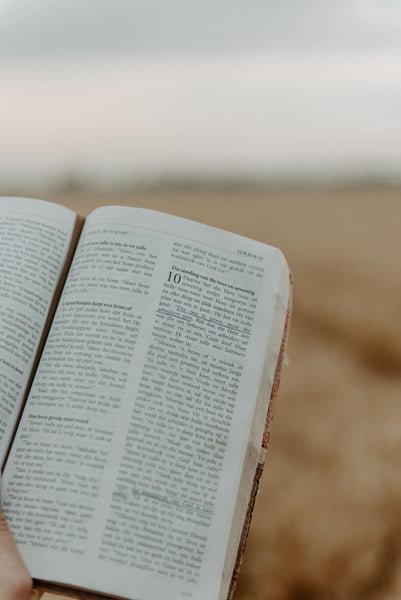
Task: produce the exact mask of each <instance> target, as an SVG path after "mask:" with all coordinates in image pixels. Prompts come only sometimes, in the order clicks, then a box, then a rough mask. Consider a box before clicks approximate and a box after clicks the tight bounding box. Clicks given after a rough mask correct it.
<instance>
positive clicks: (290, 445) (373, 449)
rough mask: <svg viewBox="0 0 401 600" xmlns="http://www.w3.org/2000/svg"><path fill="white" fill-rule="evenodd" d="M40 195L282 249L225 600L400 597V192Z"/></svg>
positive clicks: (86, 208) (85, 209) (80, 206)
mask: <svg viewBox="0 0 401 600" xmlns="http://www.w3.org/2000/svg"><path fill="white" fill-rule="evenodd" d="M42 197H44V198H45V199H48V200H56V201H60V202H61V203H63V204H66V205H68V206H71V207H72V208H74V209H75V210H77V211H79V212H81V213H84V214H86V213H88V212H89V211H90V210H92V209H93V208H95V207H96V206H98V205H100V204H111V203H114V204H129V205H134V206H144V207H148V208H154V209H157V210H163V211H166V212H171V213H174V214H177V215H180V216H184V217H189V218H193V219H195V220H200V221H203V222H206V223H209V224H211V225H215V226H217V227H221V228H223V229H228V230H231V231H234V232H237V233H240V234H243V235H245V236H248V237H253V238H255V239H258V240H261V241H263V242H266V243H270V244H273V245H277V246H279V247H280V248H281V249H282V250H283V251H284V253H285V255H286V257H287V260H288V262H289V264H290V267H291V268H292V271H293V273H294V278H295V285H294V314H293V323H292V330H291V333H290V341H289V348H288V354H289V358H290V364H289V367H288V368H286V369H285V370H284V372H283V378H282V385H281V389H280V393H279V399H278V403H277V407H276V414H275V418H274V423H273V429H272V437H271V447H270V450H269V454H268V461H267V464H266V468H265V472H264V475H263V477H262V484H261V491H260V494H259V496H258V500H257V504H256V509H255V513H254V519H253V522H252V526H251V532H250V536H249V540H248V544H247V549H246V553H245V558H244V564H243V567H242V570H241V575H240V578H239V582H238V590H237V593H236V599H237V600H317V599H322V600H337V599H338V600H340V599H341V600H348V599H349V600H351V599H352V600H358V599H369V600H370V599H372V600H384V599H386V600H390V599H395V598H399V597H401V277H400V271H401V269H400V258H401V191H397V190H391V189H383V190H381V189H366V190H352V191H341V190H331V191H319V190H313V191H268V192H267V191H255V190H254V191H248V192H244V191H240V190H238V191H235V192H228V191H227V192H224V191H220V192H213V191H201V190H199V191H188V190H180V191H178V192H173V191H166V192H161V191H154V192H152V193H151V192H147V193H145V192H144V193H136V194H130V195H129V194H125V195H124V194H120V195H114V196H113V197H112V198H106V197H103V196H96V195H95V194H93V195H91V194H86V195H83V194H81V195H80V194H71V195H67V194H65V195H59V196H57V197H54V195H53V196H52V195H51V194H48V195H44V196H43V194H42ZM44 598H45V599H46V600H50V599H51V598H52V599H53V600H54V598H55V596H51V595H45V596H44ZM205 600H207V599H205Z"/></svg>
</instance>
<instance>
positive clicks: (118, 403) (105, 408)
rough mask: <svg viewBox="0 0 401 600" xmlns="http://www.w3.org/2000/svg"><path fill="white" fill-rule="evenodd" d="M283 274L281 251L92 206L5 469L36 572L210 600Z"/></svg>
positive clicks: (21, 538)
mask: <svg viewBox="0 0 401 600" xmlns="http://www.w3.org/2000/svg"><path fill="white" fill-rule="evenodd" d="M283 273H286V274H287V277H286V280H287V282H288V270H287V266H286V263H285V261H284V259H283V257H282V255H281V253H280V252H279V251H278V250H276V249H274V248H270V247H267V246H265V245H263V244H260V243H258V242H253V241H250V240H247V239H245V238H241V237H239V236H235V235H233V234H228V233H226V232H222V231H219V230H215V229H213V228H210V227H206V226H204V225H200V224H197V223H192V222H190V221H187V220H183V219H178V218H175V217H171V216H169V215H163V214H161V213H152V212H151V211H145V210H137V209H128V208H122V207H114V208H111V207H110V208H102V209H98V210H96V211H94V213H92V215H90V216H89V217H88V219H87V220H86V223H85V226H84V230H83V232H82V235H81V239H80V242H79V245H78V248H77V251H76V254H75V257H74V261H73V264H72V267H71V270H70V273H69V277H68V281H67V283H66V286H65V288H64V291H63V295H62V297H61V299H60V302H59V307H58V310H57V313H56V315H55V319H54V322H53V325H52V329H51V332H50V334H49V337H48V340H47V344H46V347H45V350H44V353H43V356H42V360H41V364H40V366H39V369H38V371H37V374H36V377H35V381H34V383H33V386H32V390H31V394H30V396H29V399H28V402H27V406H26V409H25V411H24V415H23V418H22V420H21V424H20V427H19V430H18V432H17V437H16V440H15V443H14V444H13V448H12V452H11V454H10V458H9V461H8V463H7V468H6V470H5V477H4V484H3V496H2V497H3V500H2V502H3V508H4V511H5V513H6V516H7V518H8V520H9V523H10V526H11V529H12V531H13V533H14V536H15V538H16V540H17V543H18V546H19V549H20V551H21V553H22V555H23V558H24V560H25V562H26V564H27V565H28V568H29V570H30V572H31V573H32V575H33V576H34V577H35V578H38V579H47V580H50V581H56V582H62V583H66V584H68V585H75V586H80V587H82V588H85V589H90V590H96V591H99V592H102V593H107V594H110V595H116V596H121V597H124V598H130V599H135V600H157V599H159V598H160V597H163V598H165V599H166V600H177V599H180V598H186V599H194V600H195V599H197V600H204V599H205V598H208V600H216V599H217V598H218V597H219V593H220V581H221V578H222V570H223V564H224V559H225V556H226V552H227V545H228V542H229V534H230V528H231V524H232V519H233V513H234V507H235V505H236V502H237V495H238V486H239V481H240V477H241V472H242V467H243V464H244V461H245V460H246V457H247V452H248V451H249V439H248V438H249V435H250V430H251V427H253V417H254V414H255V410H256V400H257V397H258V393H259V392H260V383H261V380H262V370H263V365H264V362H265V358H266V352H267V348H268V346H269V338H270V334H271V330H272V320H273V314H274V312H275V311H276V305H277V302H278V298H279V297H280V298H281V296H283V297H284V296H285V295H286V294H288V283H287V284H286V285H284V284H282V281H283ZM281 299H282V298H281ZM284 304H285V305H286V301H283V305H284ZM280 318H281V317H280ZM284 319H285V311H284V313H283V315H282V320H283V322H282V328H283V327H284ZM275 350H277V352H278V348H277V349H275ZM273 375H274V365H273V368H272V372H271V373H268V375H267V379H268V380H269V381H270V384H271V382H272V380H273ZM269 395H270V392H269V390H267V393H266V398H265V410H264V414H265V415H266V412H267V404H268V397H269ZM263 428H264V422H263V420H262V422H261V423H260V425H259V430H258V432H257V435H256V437H257V439H255V440H252V443H253V444H254V445H255V447H258V448H259V449H260V445H261V442H262V435H263ZM256 460H257V457H256ZM255 467H256V464H255ZM27 499H28V501H27Z"/></svg>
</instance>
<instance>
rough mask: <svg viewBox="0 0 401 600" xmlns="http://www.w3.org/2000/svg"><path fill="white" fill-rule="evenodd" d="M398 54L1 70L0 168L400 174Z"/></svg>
mask: <svg viewBox="0 0 401 600" xmlns="http://www.w3.org/2000/svg"><path fill="white" fill-rule="evenodd" d="M400 59H401V54H394V53H393V52H388V51H386V52H384V51H383V52H381V53H372V54H370V55H366V53H361V52H359V53H352V54H350V53H348V54H347V60H344V56H343V55H341V56H340V55H339V54H338V53H331V54H326V55H325V56H320V55H316V56H315V57H313V58H311V57H308V59H307V60H306V59H305V57H304V56H303V55H296V54H294V53H282V54H280V55H278V54H277V53H275V54H271V53H265V54H260V53H259V54H253V53H250V54H248V55H244V56H242V57H241V58H238V57H237V58H232V57H220V58H216V57H199V58H192V57H186V58H180V59H175V60H172V59H171V58H165V59H158V58H153V59H149V58H146V59H144V58H140V59H136V60H134V61H133V60H129V59H126V60H125V61H123V60H121V59H117V58H114V59H108V60H97V61H93V60H91V59H87V60H86V61H83V60H82V59H80V60H78V59H77V60H76V61H74V62H72V61H71V62H69V63H65V65H64V68H63V70H60V69H58V70H57V68H55V66H56V65H57V62H55V63H54V64H53V65H51V64H49V63H46V64H45V65H40V64H36V65H34V66H32V65H31V66H30V68H29V69H27V68H26V67H25V66H23V65H20V66H19V67H16V66H15V65H14V66H13V67H10V68H9V70H8V71H4V73H3V74H4V77H5V80H6V81H7V86H6V87H5V88H4V91H3V93H2V94H0V114H2V115H7V119H5V120H4V123H3V124H2V145H1V148H0V166H1V167H0V170H2V171H3V173H7V172H8V173H9V174H11V173H14V174H16V175H17V174H18V173H20V174H21V173H22V172H24V170H25V172H27V171H30V173H31V174H32V173H36V174H46V173H52V172H53V173H57V172H60V171H61V172H62V171H68V170H70V171H78V172H79V171H81V170H82V171H89V172H92V173H96V174H97V176H98V177H99V179H101V178H102V177H103V178H104V177H106V178H107V177H109V176H110V177H111V176H113V174H114V175H117V176H118V175H125V176H132V177H135V176H141V175H144V174H151V175H153V174H158V173H183V172H184V173H185V172H190V173H202V172H204V173H213V172H215V173H217V174H219V173H230V172H235V173H237V174H241V173H242V174H244V175H247V174H248V175H250V176H251V175H259V176H260V175H262V176H263V175H269V174H277V173H284V174H285V173H291V172H295V173H296V172H298V173H302V172H305V173H308V172H309V173H311V172H313V171H314V170H320V171H330V170H331V171H333V170H334V171H335V170H337V171H340V170H342V171H344V170H345V171H346V172H348V173H352V172H355V171H358V170H359V171H362V172H367V171H368V170H371V171H372V172H376V173H377V172H380V171H383V172H393V173H394V172H395V173H396V172H398V170H399V165H400V164H401V147H400V144H399V140H400V138H401V120H400V118H399V114H400V104H401V97H400V92H399V90H400V89H401V72H400V69H399V64H400Z"/></svg>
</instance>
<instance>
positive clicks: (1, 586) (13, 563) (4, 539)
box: [0, 508, 40, 600]
mask: <svg viewBox="0 0 401 600" xmlns="http://www.w3.org/2000/svg"><path fill="white" fill-rule="evenodd" d="M32 585H33V584H32V579H31V577H30V575H29V573H28V571H27V570H26V567H25V565H24V563H23V561H22V558H21V556H20V555H19V552H18V550H17V546H16V545H15V542H14V539H13V536H12V535H11V532H10V530H9V528H8V525H7V521H6V518H5V516H4V514H3V511H2V510H1V508H0V598H1V600H34V599H35V600H37V599H38V598H39V597H40V596H37V595H36V596H35V595H33V594H35V593H36V592H33V589H32Z"/></svg>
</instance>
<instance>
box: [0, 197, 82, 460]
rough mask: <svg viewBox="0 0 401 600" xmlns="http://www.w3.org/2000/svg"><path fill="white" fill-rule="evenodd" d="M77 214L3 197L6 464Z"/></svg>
mask: <svg viewBox="0 0 401 600" xmlns="http://www.w3.org/2000/svg"><path fill="white" fill-rule="evenodd" d="M75 219H76V214H75V213H74V212H73V211H71V210H69V209H67V208H65V207H63V206H58V205H56V204H50V203H49V202H44V201H41V200H32V199H27V198H0V326H1V331H2V335H1V339H0V466H1V464H2V463H3V461H4V458H5V455H6V453H7V450H8V446H9V443H10V439H11V436H12V433H13V431H14V428H15V424H16V420H17V418H18V414H19V411H20V408H21V404H22V402H23V399H24V395H25V392H26V386H27V384H28V380H29V378H30V375H31V369H32V366H33V363H34V360H35V357H36V351H37V348H38V345H39V342H40V339H41V336H42V331H43V328H44V325H45V323H46V318H47V314H48V310H49V306H50V303H51V301H52V298H53V295H54V292H55V289H56V286H57V284H58V281H59V278H60V275H61V272H62V269H63V266H64V262H65V260H66V257H67V253H68V250H69V246H70V242H71V236H72V232H73V229H74V224H75Z"/></svg>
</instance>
